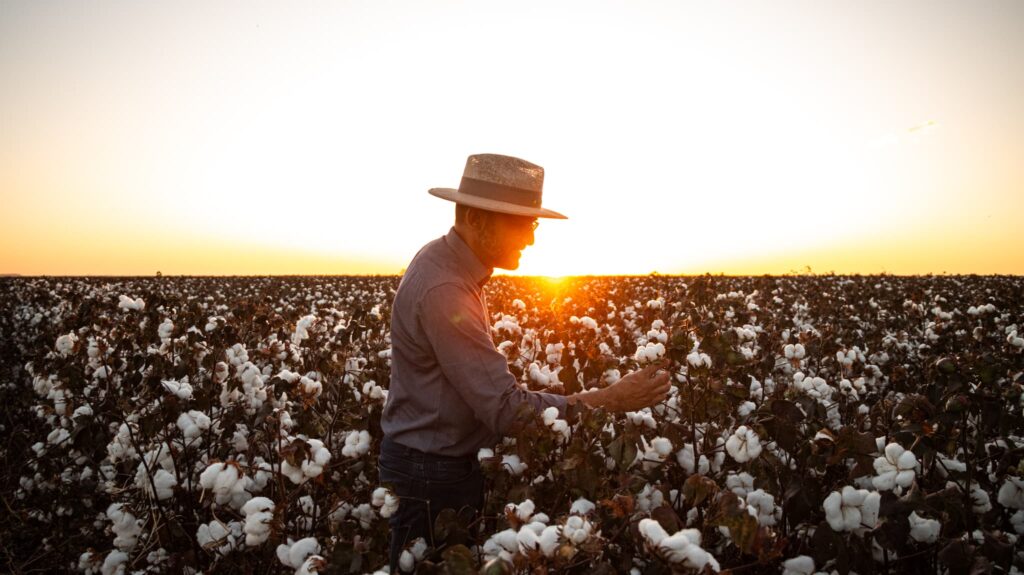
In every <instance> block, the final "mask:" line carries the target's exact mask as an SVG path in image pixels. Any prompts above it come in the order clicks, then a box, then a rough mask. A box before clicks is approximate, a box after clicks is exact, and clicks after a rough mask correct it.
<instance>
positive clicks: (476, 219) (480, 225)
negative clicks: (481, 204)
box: [466, 207, 489, 232]
mask: <svg viewBox="0 0 1024 575" xmlns="http://www.w3.org/2000/svg"><path fill="white" fill-rule="evenodd" d="M466 223H467V224H468V225H469V227H470V229H472V230H473V231H476V232H480V231H482V230H483V229H484V228H486V227H487V226H488V225H489V222H488V218H487V213H486V212H484V211H483V210H480V209H477V208H473V207H470V208H469V210H467V211H466Z"/></svg>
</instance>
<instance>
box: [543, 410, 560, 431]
mask: <svg viewBox="0 0 1024 575" xmlns="http://www.w3.org/2000/svg"><path fill="white" fill-rule="evenodd" d="M543 418H544V425H547V426H550V425H551V424H552V423H554V422H555V420H556V419H558V408H557V407H549V408H547V409H545V410H544V413H543Z"/></svg>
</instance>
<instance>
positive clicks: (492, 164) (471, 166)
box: [462, 154, 544, 192]
mask: <svg viewBox="0 0 1024 575" xmlns="http://www.w3.org/2000/svg"><path fill="white" fill-rule="evenodd" d="M462 177H463V178H472V179H474V180H480V181H484V182H490V183H493V184H498V185H501V186H508V187H510V188H518V189H520V190H529V191H532V192H541V191H542V190H543V188H544V168H542V167H540V166H538V165H537V164H532V163H530V162H527V161H526V160H521V159H519V158H515V157H513V156H503V155H501V154H474V155H472V156H470V157H469V158H467V159H466V169H465V170H464V171H463V173H462Z"/></svg>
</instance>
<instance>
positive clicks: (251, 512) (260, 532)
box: [242, 497, 274, 547]
mask: <svg viewBox="0 0 1024 575" xmlns="http://www.w3.org/2000/svg"><path fill="white" fill-rule="evenodd" d="M242 515H243V516H245V544H246V545H248V546H250V547H254V546H256V545H260V544H261V543H263V542H264V541H266V540H267V538H268V537H269V536H270V522H271V521H272V520H273V518H274V502H273V501H271V500H269V499H267V498H266V497H253V498H252V499H250V500H249V501H248V502H246V504H245V505H243V506H242Z"/></svg>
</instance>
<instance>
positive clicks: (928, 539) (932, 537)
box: [907, 512, 942, 543]
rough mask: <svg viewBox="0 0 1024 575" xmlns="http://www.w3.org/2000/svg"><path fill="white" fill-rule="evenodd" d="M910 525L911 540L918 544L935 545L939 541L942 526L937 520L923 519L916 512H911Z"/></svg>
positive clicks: (908, 520) (908, 519) (908, 518)
mask: <svg viewBox="0 0 1024 575" xmlns="http://www.w3.org/2000/svg"><path fill="white" fill-rule="evenodd" d="M907 522H908V523H909V524H910V538H911V539H913V540H914V541H917V542H918V543H935V542H936V541H938V540H939V532H940V531H941V530H942V524H941V523H939V522H938V521H936V520H935V519H929V518H927V517H921V516H920V515H918V514H917V513H916V512H911V514H910V516H909V517H907Z"/></svg>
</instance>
